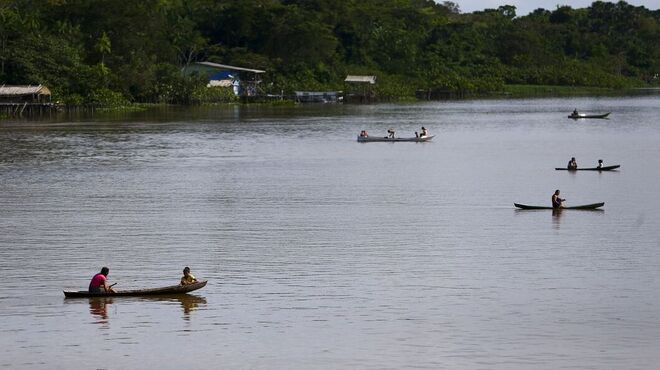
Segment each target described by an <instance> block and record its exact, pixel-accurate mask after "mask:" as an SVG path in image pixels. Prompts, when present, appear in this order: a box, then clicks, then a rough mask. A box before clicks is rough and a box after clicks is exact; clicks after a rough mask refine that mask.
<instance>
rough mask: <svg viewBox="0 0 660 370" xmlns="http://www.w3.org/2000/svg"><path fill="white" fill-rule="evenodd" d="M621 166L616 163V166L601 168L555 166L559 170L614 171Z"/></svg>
mask: <svg viewBox="0 0 660 370" xmlns="http://www.w3.org/2000/svg"><path fill="white" fill-rule="evenodd" d="M619 167H621V165H620V164H617V165H614V166H603V167H601V168H598V167H589V168H574V169H573V168H572V169H568V168H566V167H555V170H557V171H562V170H563V171H612V170H616V169H617V168H619Z"/></svg>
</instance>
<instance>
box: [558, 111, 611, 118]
mask: <svg viewBox="0 0 660 370" xmlns="http://www.w3.org/2000/svg"><path fill="white" fill-rule="evenodd" d="M610 113H612V112H607V113H604V114H583V113H578V114H574V113H571V114H570V115H569V116H568V118H573V119H580V118H607V116H609V115H610Z"/></svg>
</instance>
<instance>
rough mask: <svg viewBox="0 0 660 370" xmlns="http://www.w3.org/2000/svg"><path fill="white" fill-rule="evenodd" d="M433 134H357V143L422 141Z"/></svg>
mask: <svg viewBox="0 0 660 370" xmlns="http://www.w3.org/2000/svg"><path fill="white" fill-rule="evenodd" d="M434 136H435V135H431V136H424V137H395V138H391V137H378V136H366V137H365V136H358V138H357V141H358V143H371V142H392V143H396V142H399V141H412V142H416V143H419V142H424V141H429V140H431V139H433V137H434Z"/></svg>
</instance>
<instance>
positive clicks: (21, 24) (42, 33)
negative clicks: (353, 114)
mask: <svg viewBox="0 0 660 370" xmlns="http://www.w3.org/2000/svg"><path fill="white" fill-rule="evenodd" d="M205 60H208V61H214V62H219V63H225V64H233V65H239V66H245V67H250V68H259V69H265V70H267V71H268V73H267V74H266V76H265V79H266V81H265V83H264V84H262V86H263V88H264V90H265V91H264V92H270V93H276V94H279V93H280V91H284V92H285V93H289V92H291V91H293V90H326V89H342V88H343V78H344V77H345V76H346V74H369V75H377V76H378V82H379V83H378V87H377V89H378V93H379V95H380V96H381V97H406V96H414V94H415V91H417V90H424V91H450V92H461V93H483V92H490V91H500V90H502V88H503V86H504V84H527V85H564V86H594V87H609V88H622V87H630V86H641V85H644V84H658V77H657V74H658V73H659V72H660V11H658V10H654V11H652V10H648V9H646V8H644V7H635V6H632V5H629V4H627V3H626V2H623V1H622V2H618V3H606V2H601V1H597V2H594V3H593V4H592V5H591V6H590V7H589V8H586V9H572V8H570V7H560V8H557V9H555V10H552V11H550V10H543V9H538V10H536V11H535V12H533V13H532V14H530V15H527V16H522V17H517V16H516V12H515V7H512V6H503V7H500V8H498V9H487V10H484V11H481V12H475V13H470V14H461V13H460V11H459V10H458V7H457V6H456V5H455V4H453V3H451V2H445V3H443V4H438V3H436V2H433V1H430V0H344V1H337V0H122V1H114V0H39V1H37V0H0V83H5V84H39V83H41V84H45V85H47V86H49V87H50V88H51V90H52V91H53V92H54V94H55V97H56V99H58V100H60V101H64V102H70V103H82V102H87V103H99V104H123V103H124V102H125V101H131V102H158V103H177V104H191V103H198V102H211V101H231V100H232V99H233V97H232V96H231V94H227V93H226V92H218V91H217V90H216V91H205V90H204V84H205V81H203V79H201V78H199V77H195V76H185V75H184V74H182V73H181V70H182V68H183V67H185V66H187V65H189V64H190V63H192V62H195V61H205Z"/></svg>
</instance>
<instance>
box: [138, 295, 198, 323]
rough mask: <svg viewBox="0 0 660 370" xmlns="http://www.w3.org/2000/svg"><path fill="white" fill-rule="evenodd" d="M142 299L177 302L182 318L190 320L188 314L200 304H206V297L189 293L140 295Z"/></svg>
mask: <svg viewBox="0 0 660 370" xmlns="http://www.w3.org/2000/svg"><path fill="white" fill-rule="evenodd" d="M140 299H142V300H148V301H158V302H177V301H178V302H179V303H180V304H181V309H182V310H183V316H182V318H183V319H184V320H190V314H191V313H192V312H193V311H194V310H196V309H197V308H198V307H199V306H200V305H202V306H204V305H206V298H204V297H200V296H197V295H191V294H183V295H181V294H178V295H171V296H168V295H161V296H153V297H147V296H145V297H140Z"/></svg>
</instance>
